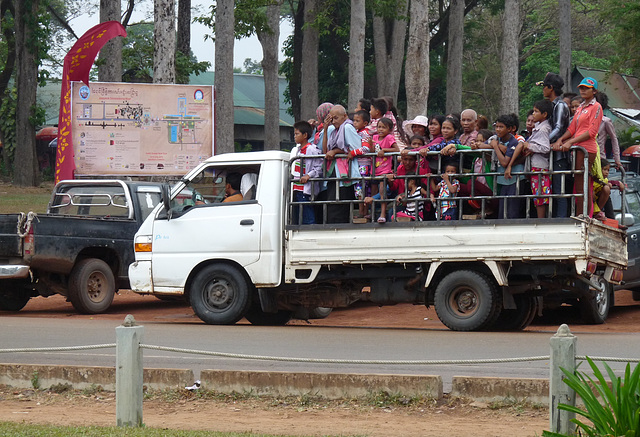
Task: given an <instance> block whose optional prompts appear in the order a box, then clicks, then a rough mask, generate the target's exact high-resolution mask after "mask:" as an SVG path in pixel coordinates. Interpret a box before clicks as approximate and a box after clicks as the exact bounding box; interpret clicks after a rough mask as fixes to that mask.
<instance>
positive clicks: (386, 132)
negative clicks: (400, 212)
mask: <svg viewBox="0 0 640 437" xmlns="http://www.w3.org/2000/svg"><path fill="white" fill-rule="evenodd" d="M371 148H372V149H375V152H376V153H377V154H378V156H377V157H376V158H374V160H373V162H374V168H375V173H374V174H375V175H376V176H384V175H388V174H390V173H393V157H392V156H385V154H387V153H393V152H399V151H400V149H399V148H398V145H397V144H396V140H395V138H394V137H393V121H391V120H390V119H388V118H386V117H382V118H381V119H380V120H378V134H377V135H374V136H373V139H372V147H371ZM385 181H386V178H383V179H382V181H381V182H380V183H379V184H378V185H376V184H373V185H372V186H371V192H372V194H374V195H375V194H377V193H378V192H379V193H380V198H381V199H382V200H383V202H382V203H381V205H380V207H381V208H380V209H381V212H380V217H379V218H378V223H385V222H386V221H387V219H386V217H387V204H386V203H385V202H384V200H385V199H386V198H387V189H386V187H385Z"/></svg>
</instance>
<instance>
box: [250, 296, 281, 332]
mask: <svg viewBox="0 0 640 437" xmlns="http://www.w3.org/2000/svg"><path fill="white" fill-rule="evenodd" d="M292 317H293V311H286V310H279V311H278V312H277V313H265V312H264V311H263V310H262V307H261V306H260V300H259V299H258V296H257V294H256V295H255V298H254V299H253V300H252V302H251V307H249V311H247V314H245V318H246V319H247V320H248V321H249V323H251V324H252V325H258V326H284V325H286V324H287V323H289V320H291V319H292Z"/></svg>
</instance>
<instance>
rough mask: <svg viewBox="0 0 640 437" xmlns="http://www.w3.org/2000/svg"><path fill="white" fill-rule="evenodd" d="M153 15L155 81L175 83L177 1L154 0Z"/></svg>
mask: <svg viewBox="0 0 640 437" xmlns="http://www.w3.org/2000/svg"><path fill="white" fill-rule="evenodd" d="M153 17H154V23H153V24H154V25H153V83H175V81H176V27H175V20H176V8H175V1H174V0H154V8H153Z"/></svg>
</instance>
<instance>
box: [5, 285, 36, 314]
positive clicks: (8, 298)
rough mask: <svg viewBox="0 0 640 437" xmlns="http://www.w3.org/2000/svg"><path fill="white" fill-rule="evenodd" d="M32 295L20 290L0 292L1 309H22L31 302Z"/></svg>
mask: <svg viewBox="0 0 640 437" xmlns="http://www.w3.org/2000/svg"><path fill="white" fill-rule="evenodd" d="M30 298H31V296H28V295H26V290H25V291H24V292H22V293H21V292H20V291H2V292H0V311H13V312H15V311H20V310H21V309H22V308H24V306H25V305H26V304H27V302H29V299H30Z"/></svg>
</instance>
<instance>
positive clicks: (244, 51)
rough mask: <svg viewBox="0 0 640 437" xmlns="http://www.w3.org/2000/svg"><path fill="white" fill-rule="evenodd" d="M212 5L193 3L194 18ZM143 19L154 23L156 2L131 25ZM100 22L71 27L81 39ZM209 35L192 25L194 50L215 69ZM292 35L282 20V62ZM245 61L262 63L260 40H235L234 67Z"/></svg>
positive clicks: (93, 19) (141, 9) (82, 20)
mask: <svg viewBox="0 0 640 437" xmlns="http://www.w3.org/2000/svg"><path fill="white" fill-rule="evenodd" d="M211 3H212V0H191V6H192V9H193V8H195V9H196V10H197V11H199V12H192V17H193V16H195V15H202V14H204V13H205V12H207V11H208V10H209V8H208V5H210V4H211ZM176 13H177V12H176ZM142 20H147V21H153V2H152V1H151V0H148V1H147V2H146V3H143V4H142V5H139V6H137V7H136V9H135V11H134V13H133V15H132V17H131V20H130V22H131V23H135V22H138V21H142ZM99 22H100V19H99V14H98V13H97V11H96V13H94V14H93V15H90V16H89V15H82V16H80V17H78V18H76V19H74V20H72V21H71V27H72V28H73V29H74V31H75V32H76V34H77V35H78V36H81V35H82V34H83V33H84V32H86V31H87V30H88V29H90V28H91V27H93V26H95V25H96V24H98V23H99ZM210 33H211V29H209V28H208V27H206V26H204V25H202V24H199V23H193V24H192V25H191V50H193V53H194V54H195V56H196V58H198V61H209V62H210V63H211V70H213V69H214V57H215V44H214V43H213V41H211V39H209V40H207V41H205V39H204V38H205V35H207V34H210ZM292 33H293V26H292V24H291V23H290V22H289V21H286V20H283V21H282V22H281V24H280V56H279V59H280V61H283V60H284V54H283V53H282V45H283V42H284V40H285V39H287V37H288V36H289V35H291V34H292ZM246 58H251V59H253V60H254V61H260V60H262V47H261V46H260V42H259V41H258V38H257V37H255V36H252V37H250V38H243V39H241V40H236V41H235V43H234V48H233V66H234V67H238V68H242V66H243V63H244V60H245V59H246Z"/></svg>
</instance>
